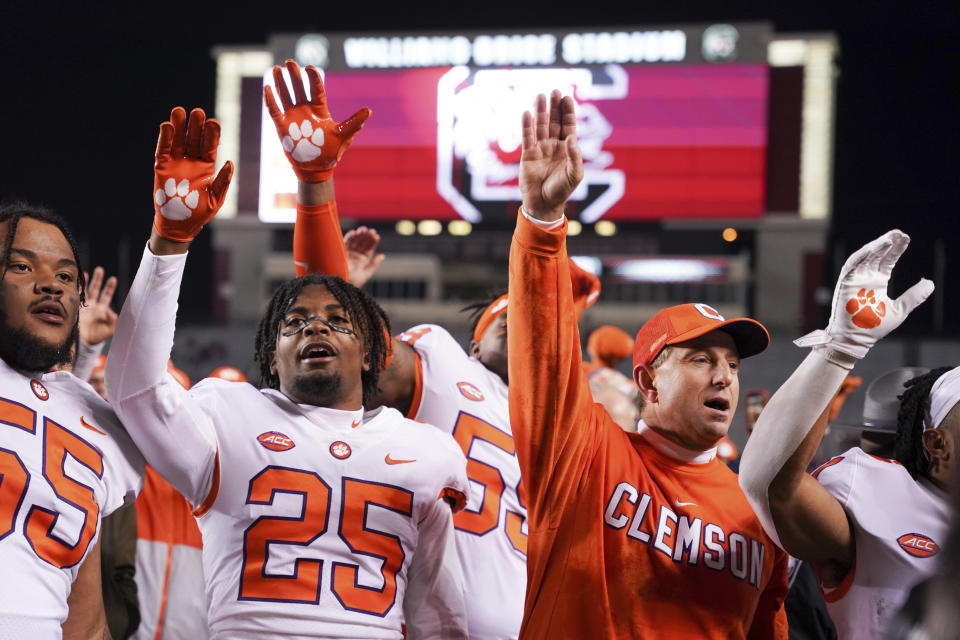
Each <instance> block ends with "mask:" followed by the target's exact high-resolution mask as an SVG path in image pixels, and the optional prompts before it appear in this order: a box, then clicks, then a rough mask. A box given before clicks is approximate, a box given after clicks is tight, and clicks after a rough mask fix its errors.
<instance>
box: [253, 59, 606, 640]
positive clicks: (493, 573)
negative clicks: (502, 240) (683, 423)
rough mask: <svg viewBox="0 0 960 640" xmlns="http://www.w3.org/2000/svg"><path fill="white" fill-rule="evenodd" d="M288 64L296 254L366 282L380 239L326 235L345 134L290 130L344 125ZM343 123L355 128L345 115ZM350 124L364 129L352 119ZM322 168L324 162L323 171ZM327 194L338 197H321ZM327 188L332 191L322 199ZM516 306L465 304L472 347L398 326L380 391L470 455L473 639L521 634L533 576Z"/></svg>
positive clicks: (464, 539) (467, 543) (285, 128)
mask: <svg viewBox="0 0 960 640" xmlns="http://www.w3.org/2000/svg"><path fill="white" fill-rule="evenodd" d="M286 69H287V72H288V74H287V75H288V77H289V78H290V84H291V85H292V87H293V93H294V95H293V97H291V96H290V93H289V90H288V89H287V85H286V82H285V81H284V77H283V73H282V70H281V69H280V68H279V67H275V68H274V85H275V86H276V88H277V89H278V91H279V93H280V96H281V106H282V107H283V109H282V110H281V109H280V107H279V106H278V105H277V101H276V99H275V97H274V95H273V92H272V90H271V89H270V88H269V87H267V88H266V89H265V101H266V104H267V107H268V109H269V111H270V113H271V115H272V116H273V119H274V122H275V124H276V126H277V132H278V134H279V136H280V139H281V142H282V143H283V144H284V149H285V150H286V152H287V157H288V159H289V160H290V162H291V165H292V166H293V169H294V171H295V172H296V174H297V177H298V178H299V189H298V205H297V223H296V227H295V231H294V262H295V264H296V265H297V269H298V270H307V271H311V270H319V271H325V272H329V273H337V274H341V275H343V276H344V277H346V273H347V272H348V271H349V274H350V278H351V281H353V282H354V283H355V284H357V285H358V286H361V285H362V283H363V282H365V281H366V279H367V278H368V277H369V276H370V275H371V274H372V272H373V271H374V270H375V269H376V266H377V265H379V262H380V261H381V260H382V256H375V255H373V252H374V249H375V247H376V241H375V240H373V241H370V240H369V239H370V238H371V237H372V236H371V235H370V232H369V230H366V229H365V228H362V227H361V228H360V229H357V230H356V231H355V232H354V231H351V232H348V234H347V236H346V237H345V238H344V242H345V243H346V245H347V249H348V250H347V252H346V256H345V254H344V250H343V248H342V247H340V248H337V247H331V246H329V245H330V244H331V243H334V242H335V243H338V244H339V243H340V229H339V221H337V220H336V217H335V211H336V208H335V203H334V202H333V200H332V197H333V179H332V175H333V170H334V168H335V166H336V163H337V161H338V160H339V158H340V156H341V155H342V153H343V149H344V146H342V145H341V146H337V147H334V148H333V149H331V150H330V151H329V152H328V150H327V149H326V148H324V149H323V152H322V153H320V154H319V155H317V156H316V157H312V158H309V159H307V158H308V155H304V154H298V153H297V150H296V148H291V146H290V144H289V143H288V142H286V141H287V140H288V138H289V137H290V136H289V131H291V129H292V128H293V127H294V126H295V127H296V128H298V129H300V130H302V129H303V127H304V123H308V125H309V126H308V128H309V130H310V131H314V132H316V131H318V130H321V131H327V133H326V137H327V138H328V139H329V138H332V137H333V136H331V134H330V133H329V131H333V132H334V135H335V132H336V131H337V130H338V129H337V126H335V125H336V123H332V124H331V122H332V121H330V119H329V113H328V112H327V111H326V98H325V93H324V88H323V84H322V83H321V82H320V81H319V76H317V72H316V70H315V69H313V67H307V74H308V76H309V77H310V78H311V97H310V99H309V100H308V99H307V97H306V94H305V92H304V88H303V84H302V82H301V80H300V78H301V75H300V69H299V67H298V66H297V65H296V63H294V62H293V61H287V63H286ZM285 93H286V95H284V94H285ZM367 116H369V110H368V109H366V110H365V109H361V110H360V111H359V112H358V113H357V114H355V115H354V116H353V117H352V118H350V119H349V120H348V121H347V123H355V122H356V121H357V120H358V119H363V120H365V119H366V117H367ZM342 126H343V128H347V124H346V123H345V124H344V125H342ZM349 130H350V131H351V132H354V133H355V131H356V130H355V129H354V128H353V125H351V126H350V128H349ZM319 168H324V171H323V172H319V171H317V169H319ZM315 194H324V195H323V196H317V197H315ZM326 197H329V198H331V200H324V198H326ZM320 200H323V202H322V204H321V205H319V207H317V205H316V203H317V202H318V201H320ZM354 233H356V234H357V235H358V236H359V237H364V238H367V239H368V244H367V246H366V247H364V246H362V245H360V246H358V251H357V253H358V257H357V259H356V260H352V259H350V254H351V252H350V250H349V249H350V247H351V245H352V243H351V237H352V235H351V234H354ZM364 248H365V249H366V251H365V252H364ZM363 253H366V255H368V256H371V257H370V258H368V259H367V260H362V259H361V258H360V257H359V256H360V254H363ZM345 260H346V261H348V262H349V269H348V268H347V264H346V263H345ZM355 265H359V270H360V271H362V272H361V273H359V274H358V273H357V271H358V268H357V267H356V266H355ZM571 271H572V273H573V274H574V275H573V278H574V280H573V281H574V287H575V288H576V290H577V293H578V295H577V301H578V304H579V305H580V308H581V310H582V308H583V307H585V306H587V305H588V304H592V303H593V301H594V300H596V297H597V295H598V294H599V280H597V278H596V277H595V276H593V275H592V274H589V273H587V272H585V271H583V270H581V269H579V268H577V267H576V266H575V265H573V263H572V262H571ZM298 273H300V271H298ZM508 308H509V301H508V296H507V294H506V293H505V292H503V291H500V292H496V293H495V294H492V295H491V296H490V298H489V299H487V300H484V301H482V302H479V303H477V304H474V305H471V306H469V307H467V308H466V309H465V310H469V311H471V312H472V325H473V326H472V340H471V341H470V344H469V347H468V350H467V351H465V350H464V349H463V348H462V347H461V346H460V344H459V343H458V342H457V341H456V339H454V337H453V336H452V335H450V333H449V332H448V331H447V330H446V329H444V328H443V327H441V326H439V325H436V324H421V325H417V326H414V327H411V328H409V329H407V330H406V331H404V332H402V333H400V334H399V335H398V336H396V338H395V339H394V340H393V342H392V357H391V358H390V361H389V364H388V365H387V366H386V368H385V370H384V371H383V374H382V375H381V377H380V381H379V390H378V392H377V393H376V394H375V395H374V396H373V400H372V403H371V406H380V405H386V406H389V407H393V408H396V409H398V410H400V411H402V412H403V413H404V414H405V415H406V416H407V417H408V418H413V419H415V420H419V421H424V422H427V423H430V424H432V425H435V426H436V427H439V428H440V429H442V430H444V431H447V432H449V433H450V434H452V435H453V437H454V438H455V440H456V441H457V443H458V444H459V445H460V447H461V449H462V450H463V453H464V454H465V455H466V456H467V473H468V475H469V478H470V481H471V491H470V495H469V499H468V503H467V507H466V508H465V509H464V510H463V511H461V512H460V513H458V514H456V515H455V516H454V518H453V521H454V525H455V528H456V544H457V552H458V555H459V557H460V563H461V566H462V568H463V576H464V587H465V588H464V595H465V600H466V605H467V620H468V628H469V632H470V637H471V638H473V639H474V640H479V639H495V638H496V639H502V638H516V637H517V635H518V633H519V631H520V621H521V618H522V615H523V598H524V591H525V586H526V550H527V533H526V506H525V503H524V498H523V486H522V483H521V479H520V467H519V464H518V462H517V457H516V448H515V446H514V442H513V435H512V431H511V429H510V419H509V412H508V410H507V341H506V322H507V320H506V319H507V313H508Z"/></svg>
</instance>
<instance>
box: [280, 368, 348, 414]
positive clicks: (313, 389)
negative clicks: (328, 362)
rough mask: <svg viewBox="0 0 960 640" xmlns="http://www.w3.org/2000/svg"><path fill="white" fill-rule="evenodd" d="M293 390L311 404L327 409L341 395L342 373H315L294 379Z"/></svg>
mask: <svg viewBox="0 0 960 640" xmlns="http://www.w3.org/2000/svg"><path fill="white" fill-rule="evenodd" d="M291 386H292V390H293V391H294V392H295V393H296V394H297V396H298V397H300V398H304V399H309V404H314V405H317V406H319V407H325V406H327V405H328V404H329V401H331V400H332V399H334V398H337V397H339V395H340V372H339V371H336V372H333V373H323V372H319V371H318V372H314V373H309V374H303V375H298V376H295V377H294V378H293V384H292V385H291Z"/></svg>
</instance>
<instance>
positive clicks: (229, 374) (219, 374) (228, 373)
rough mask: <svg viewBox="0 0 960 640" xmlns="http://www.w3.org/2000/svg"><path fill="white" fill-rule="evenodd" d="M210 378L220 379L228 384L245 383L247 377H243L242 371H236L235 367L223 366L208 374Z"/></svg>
mask: <svg viewBox="0 0 960 640" xmlns="http://www.w3.org/2000/svg"><path fill="white" fill-rule="evenodd" d="M210 377H211V378H220V379H222V380H229V381H230V382H246V381H247V376H245V375H243V371H240V369H237V368H236V367H231V366H230V365H223V366H222V367H217V368H216V369H214V370H213V371H211V372H210Z"/></svg>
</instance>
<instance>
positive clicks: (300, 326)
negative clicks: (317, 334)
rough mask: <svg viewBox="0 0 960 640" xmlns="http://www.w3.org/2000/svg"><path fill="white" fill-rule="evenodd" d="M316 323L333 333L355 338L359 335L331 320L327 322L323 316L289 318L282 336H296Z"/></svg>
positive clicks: (284, 324)
mask: <svg viewBox="0 0 960 640" xmlns="http://www.w3.org/2000/svg"><path fill="white" fill-rule="evenodd" d="M334 320H336V318H334ZM314 322H320V323H321V324H322V325H324V326H325V327H327V328H328V329H330V330H331V331H336V332H337V333H343V334H346V335H348V336H354V335H356V334H357V332H356V331H354V330H353V329H351V328H350V327H344V326H341V325H338V324H334V323H333V322H330V321H329V320H327V319H326V318H324V317H322V316H311V317H309V318H306V319H304V318H300V317H293V318H288V319H287V320H284V321H283V330H282V331H281V332H280V335H282V336H283V337H284V338H289V337H290V336H295V335H297V334H298V333H300V332H301V331H303V330H304V329H306V328H307V327H308V326H310V325H311V324H313V323H314ZM344 322H346V320H344Z"/></svg>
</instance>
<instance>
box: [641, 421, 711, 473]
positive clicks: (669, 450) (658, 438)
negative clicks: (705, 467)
mask: <svg viewBox="0 0 960 640" xmlns="http://www.w3.org/2000/svg"><path fill="white" fill-rule="evenodd" d="M637 433H638V434H640V436H641V437H642V438H643V439H644V440H646V441H647V442H648V443H650V444H651V445H652V446H653V448H654V449H656V450H657V451H659V452H660V453H662V454H663V455H665V456H667V457H669V458H673V459H674V460H679V461H680V462H692V463H693V464H706V463H708V462H710V461H711V460H713V459H714V458H715V457H716V455H717V448H716V447H713V448H712V449H707V450H706V451H691V450H690V449H685V448H684V447H681V446H680V445H678V444H677V443H675V442H673V441H671V440H667V439H666V438H664V437H663V436H662V435H660V434H659V433H657V432H656V431H654V430H653V429H651V428H650V427H648V426H647V425H646V424H644V422H643V420H641V421H640V422H638V423H637Z"/></svg>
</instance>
